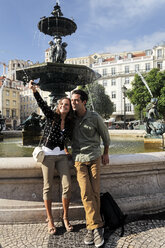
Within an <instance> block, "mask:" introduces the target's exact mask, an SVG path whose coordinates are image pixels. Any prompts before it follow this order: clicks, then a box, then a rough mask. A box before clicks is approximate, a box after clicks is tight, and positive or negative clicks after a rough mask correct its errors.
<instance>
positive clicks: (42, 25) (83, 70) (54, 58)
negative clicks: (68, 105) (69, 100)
mask: <svg viewBox="0 0 165 248" xmlns="http://www.w3.org/2000/svg"><path fill="white" fill-rule="evenodd" d="M51 14H52V16H50V17H45V16H44V17H42V18H41V19H40V21H39V23H38V29H39V30H40V31H41V32H42V33H44V34H45V35H50V36H52V37H53V40H51V41H50V42H49V45H50V48H49V61H50V62H48V63H41V64H35V65H31V66H29V67H26V68H22V69H18V70H17V71H16V77H17V79H18V80H21V81H24V84H26V83H27V82H29V80H30V79H39V82H38V85H39V86H40V89H41V90H43V91H49V92H50V97H51V105H52V107H53V106H54V105H55V103H56V102H57V100H58V99H59V98H61V97H63V96H65V95H66V94H65V92H68V91H72V90H73V89H74V88H75V87H76V86H77V85H85V84H90V83H92V82H93V81H94V80H96V79H97V78H98V77H100V75H99V74H98V73H95V72H94V71H93V70H92V69H90V68H89V67H87V66H83V65H71V64H64V62H65V60H66V55H67V51H66V47H67V43H66V42H62V37H63V36H67V35H71V34H72V33H74V32H75V31H76V29H77V25H76V23H75V22H74V21H73V20H70V19H68V18H65V17H63V14H62V12H61V8H60V6H59V5H58V3H56V5H55V6H54V10H53V11H52V13H51ZM26 127H27V125H26ZM31 127H32V126H31ZM31 127H30V130H28V129H29V127H27V128H26V129H25V128H24V129H23V130H22V135H23V144H24V145H37V144H38V143H39V140H40V136H41V133H40V132H38V133H36V132H35V133H34V129H33V128H31Z"/></svg>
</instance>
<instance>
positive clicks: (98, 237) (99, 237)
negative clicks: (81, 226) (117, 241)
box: [93, 227, 104, 247]
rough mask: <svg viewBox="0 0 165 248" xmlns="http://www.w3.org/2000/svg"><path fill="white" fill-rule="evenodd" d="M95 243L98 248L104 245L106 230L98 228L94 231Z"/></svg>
mask: <svg viewBox="0 0 165 248" xmlns="http://www.w3.org/2000/svg"><path fill="white" fill-rule="evenodd" d="M93 234H94V243H95V246H96V247H100V246H102V245H103V244H104V238H103V234H104V229H103V228H101V227H100V228H96V229H94V232H93Z"/></svg>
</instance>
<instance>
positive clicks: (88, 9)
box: [0, 0, 165, 75]
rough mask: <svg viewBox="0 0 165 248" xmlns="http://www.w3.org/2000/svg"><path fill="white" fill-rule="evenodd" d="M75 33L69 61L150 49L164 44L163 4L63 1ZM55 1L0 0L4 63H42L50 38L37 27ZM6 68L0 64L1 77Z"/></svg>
mask: <svg viewBox="0 0 165 248" xmlns="http://www.w3.org/2000/svg"><path fill="white" fill-rule="evenodd" d="M58 2H60V6H61V9H62V12H63V14H64V16H65V17H67V18H71V17H73V18H74V21H75V22H76V24H77V31H76V33H74V34H72V35H71V36H69V37H64V38H63V41H66V42H67V43H68V46H67V53H68V54H67V57H79V56H86V55H89V54H93V53H95V52H99V53H100V52H111V53H118V52H123V51H130V52H131V51H135V50H144V49H147V48H152V47H153V46H154V45H158V44H159V43H160V42H161V41H165V15H164V13H165V0H159V1H157V0H59V1H58ZM55 4H56V0H0V32H1V35H0V62H5V63H7V64H8V61H9V60H10V59H23V60H31V61H33V62H34V63H35V62H37V61H39V62H43V61H44V51H45V50H46V49H47V48H48V47H49V45H48V42H49V41H50V40H52V37H51V36H48V35H44V34H43V33H41V32H40V31H39V30H38V28H37V24H38V22H39V20H40V17H42V16H47V17H48V16H50V15H51V12H52V10H53V7H54V6H55ZM1 74H2V65H0V75H1Z"/></svg>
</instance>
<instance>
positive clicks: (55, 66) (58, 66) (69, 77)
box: [16, 62, 100, 98]
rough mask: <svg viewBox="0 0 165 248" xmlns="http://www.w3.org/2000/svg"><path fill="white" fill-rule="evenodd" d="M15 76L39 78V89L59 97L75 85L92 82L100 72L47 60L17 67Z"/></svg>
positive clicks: (19, 78)
mask: <svg viewBox="0 0 165 248" xmlns="http://www.w3.org/2000/svg"><path fill="white" fill-rule="evenodd" d="M26 75H27V76H26ZM16 77H17V80H21V81H24V80H25V79H26V80H27V77H28V80H30V79H37V78H40V81H39V85H40V88H41V90H44V91H50V92H51V95H52V96H56V97H58V98H60V97H62V96H63V95H65V92H66V91H71V90H73V89H74V88H75V87H76V86H77V85H85V84H90V83H92V82H93V81H94V80H96V79H97V78H99V77H100V74H98V73H96V72H94V71H93V70H92V69H90V68H88V67H87V66H82V65H70V64H62V63H52V62H47V63H42V64H35V65H32V66H29V67H26V68H24V69H18V70H17V71H16Z"/></svg>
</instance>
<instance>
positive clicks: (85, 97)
mask: <svg viewBox="0 0 165 248" xmlns="http://www.w3.org/2000/svg"><path fill="white" fill-rule="evenodd" d="M73 94H78V95H80V99H81V101H82V102H83V101H88V95H87V93H86V92H85V91H83V90H74V91H73V92H72V95H73Z"/></svg>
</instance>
